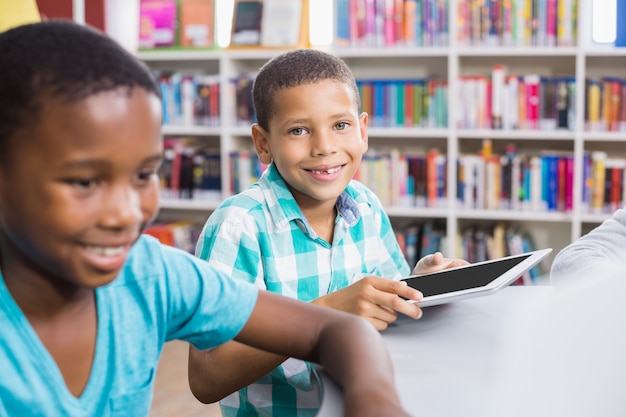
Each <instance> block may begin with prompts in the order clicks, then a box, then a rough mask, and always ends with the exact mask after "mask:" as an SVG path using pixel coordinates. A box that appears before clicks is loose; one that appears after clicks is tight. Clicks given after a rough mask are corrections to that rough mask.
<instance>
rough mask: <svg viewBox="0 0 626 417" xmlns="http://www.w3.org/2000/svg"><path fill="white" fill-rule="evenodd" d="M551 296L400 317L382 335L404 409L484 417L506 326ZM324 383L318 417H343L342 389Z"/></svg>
mask: <svg viewBox="0 0 626 417" xmlns="http://www.w3.org/2000/svg"><path fill="white" fill-rule="evenodd" d="M551 291H553V289H552V287H549V286H513V287H508V288H505V289H503V290H502V291H500V292H498V293H495V294H491V295H487V296H484V297H477V298H472V299H467V300H462V301H457V302H454V303H450V304H445V305H439V306H432V307H427V308H425V309H424V315H423V317H422V318H421V319H420V320H417V321H413V320H412V319H408V318H406V317H405V316H402V317H400V318H399V319H398V321H397V322H396V323H394V324H393V325H392V326H390V327H389V328H388V329H387V330H385V331H383V333H382V334H383V338H384V340H385V342H386V343H387V346H388V348H389V351H390V353H391V357H392V360H393V364H394V369H395V378H396V386H397V389H398V391H399V394H400V399H401V401H402V404H403V405H404V407H405V408H406V409H407V410H408V411H409V412H411V413H413V414H414V415H418V416H420V417H421V416H424V417H455V416H463V417H483V416H484V415H485V406H486V405H487V404H489V402H488V399H487V393H488V392H489V389H490V386H489V384H490V381H491V380H490V375H491V374H492V372H493V371H494V368H495V365H496V361H495V360H494V359H495V357H494V355H496V354H497V353H498V349H499V347H500V346H501V344H502V342H503V340H502V339H503V338H504V337H505V335H506V334H508V333H507V331H506V326H505V325H506V322H507V320H508V319H509V318H512V316H515V315H516V314H518V313H519V311H520V308H523V307H524V306H525V305H528V306H531V305H532V304H533V302H534V301H536V300H538V299H541V298H543V296H544V295H546V294H549V293H550V292H551ZM322 382H323V392H324V399H323V402H322V408H321V410H320V413H319V414H318V416H319V417H339V416H341V415H342V407H343V402H342V398H341V391H340V389H339V388H338V386H337V385H336V384H335V383H334V382H333V381H332V380H331V379H330V378H329V377H328V376H327V375H326V374H324V373H323V372H322Z"/></svg>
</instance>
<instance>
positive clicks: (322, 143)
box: [252, 80, 367, 211]
mask: <svg viewBox="0 0 626 417" xmlns="http://www.w3.org/2000/svg"><path fill="white" fill-rule="evenodd" d="M273 102H274V103H275V105H276V107H275V111H274V112H273V116H272V117H271V119H270V120H269V131H265V130H264V129H262V128H261V127H260V126H258V125H255V126H254V127H253V131H252V135H253V139H254V143H255V146H256V150H257V153H258V154H259V158H260V160H261V162H263V163H265V164H267V163H269V162H270V161H272V160H273V161H274V164H275V165H276V168H277V169H278V171H279V172H280V174H281V176H282V177H283V179H284V180H285V182H286V183H287V185H288V186H289V188H290V190H291V192H292V194H293V195H294V198H295V199H296V201H297V202H298V205H299V206H300V208H301V209H302V210H303V211H306V210H309V209H315V210H320V209H322V210H333V208H334V205H335V202H336V200H337V197H339V195H340V194H341V193H342V192H343V191H344V190H345V188H346V186H347V185H348V183H349V182H350V180H351V179H352V177H353V176H354V174H355V173H356V171H357V169H358V168H359V165H360V163H361V158H362V156H363V154H364V153H365V151H366V150H367V114H366V113H363V114H361V115H359V113H358V105H357V102H356V98H355V97H354V93H353V91H352V90H351V89H350V88H349V87H348V86H347V85H346V84H344V83H342V82H338V81H334V80H325V81H321V82H317V83H312V84H302V85H299V86H296V87H289V88H284V89H282V90H280V91H279V92H278V93H277V94H276V96H275V97H274V99H273Z"/></svg>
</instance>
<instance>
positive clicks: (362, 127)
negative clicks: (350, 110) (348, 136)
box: [359, 112, 369, 153]
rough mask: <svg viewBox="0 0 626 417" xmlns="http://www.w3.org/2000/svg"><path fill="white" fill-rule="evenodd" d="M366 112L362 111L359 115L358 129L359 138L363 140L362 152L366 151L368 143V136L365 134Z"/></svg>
mask: <svg viewBox="0 0 626 417" xmlns="http://www.w3.org/2000/svg"><path fill="white" fill-rule="evenodd" d="M368 117H369V116H368V114H367V113H366V112H363V113H361V114H360V115H359V130H360V131H361V140H362V141H363V153H365V152H366V151H367V148H368V146H369V145H368V144H369V137H368V136H367V121H368Z"/></svg>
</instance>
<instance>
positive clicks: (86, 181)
mask: <svg viewBox="0 0 626 417" xmlns="http://www.w3.org/2000/svg"><path fill="white" fill-rule="evenodd" d="M69 182H70V184H72V186H74V187H76V188H80V189H83V190H90V189H92V188H95V187H96V186H97V185H98V183H99V180H97V179H96V178H83V179H74V180H70V181H69Z"/></svg>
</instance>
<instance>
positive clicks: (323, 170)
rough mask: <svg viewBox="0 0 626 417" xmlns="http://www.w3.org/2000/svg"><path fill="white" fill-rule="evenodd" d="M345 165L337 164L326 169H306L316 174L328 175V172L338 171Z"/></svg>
mask: <svg viewBox="0 0 626 417" xmlns="http://www.w3.org/2000/svg"><path fill="white" fill-rule="evenodd" d="M344 166H345V165H339V166H336V167H333V168H327V169H308V170H307V171H309V172H312V173H314V174H318V175H330V174H334V173H335V172H339V171H340V170H341V169H342V168H343V167H344Z"/></svg>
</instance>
